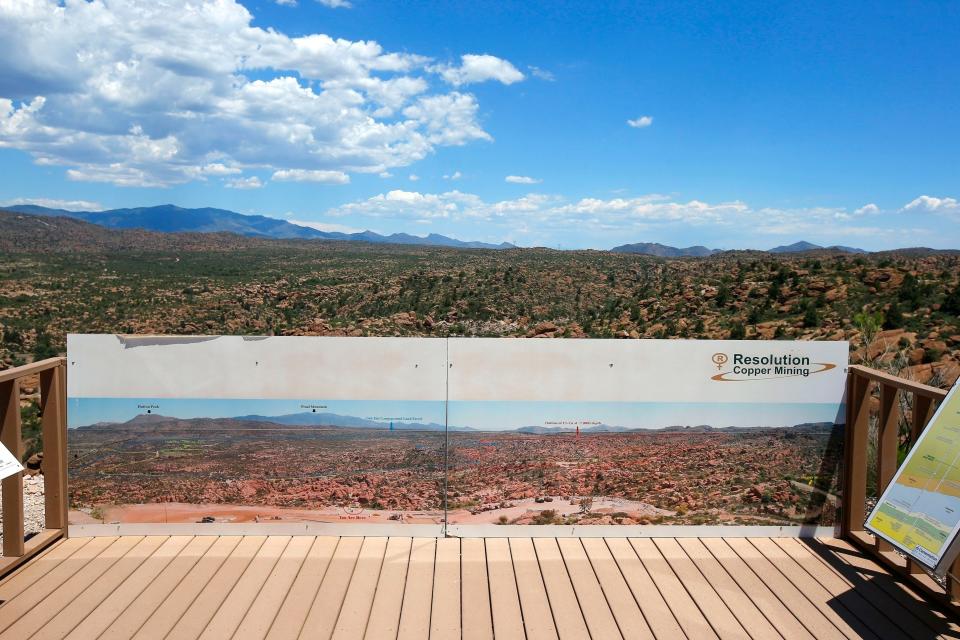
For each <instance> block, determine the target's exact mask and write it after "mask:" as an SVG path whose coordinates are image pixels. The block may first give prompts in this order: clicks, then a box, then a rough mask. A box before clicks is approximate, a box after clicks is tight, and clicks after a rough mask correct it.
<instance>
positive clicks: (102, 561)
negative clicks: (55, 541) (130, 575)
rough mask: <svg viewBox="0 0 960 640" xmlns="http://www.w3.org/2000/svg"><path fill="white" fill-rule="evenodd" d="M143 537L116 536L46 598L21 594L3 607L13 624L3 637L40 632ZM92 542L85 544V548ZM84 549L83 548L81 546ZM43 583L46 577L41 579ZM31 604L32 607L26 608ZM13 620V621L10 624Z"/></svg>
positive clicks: (17, 637)
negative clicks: (116, 537) (38, 598)
mask: <svg viewBox="0 0 960 640" xmlns="http://www.w3.org/2000/svg"><path fill="white" fill-rule="evenodd" d="M142 540H143V537H142V536H130V537H121V538H118V539H115V541H113V543H112V544H110V545H109V546H108V547H107V548H106V549H104V550H103V551H102V552H100V553H99V554H98V555H97V556H96V557H94V558H92V559H90V560H89V561H88V562H87V563H86V564H84V565H83V566H82V567H80V569H79V570H78V571H76V572H75V573H74V574H73V575H71V576H70V577H69V579H67V580H66V581H65V582H63V583H62V584H59V585H57V586H56V588H55V589H54V590H52V591H50V592H49V593H47V594H46V595H45V596H44V597H43V598H42V599H40V600H37V599H36V596H37V595H38V594H37V593H31V591H32V590H30V589H28V590H26V591H25V592H24V593H22V594H21V595H20V596H19V597H17V598H14V599H13V600H12V601H10V602H9V603H7V604H5V605H4V606H3V608H0V614H2V616H3V618H4V624H9V626H7V628H6V629H5V630H4V632H3V633H0V639H2V640H20V639H22V638H28V637H30V636H31V635H32V634H34V633H36V632H37V631H38V630H39V629H40V627H42V626H43V625H44V624H46V623H47V622H48V621H49V620H50V619H51V618H53V617H54V616H55V615H57V613H59V612H60V610H61V609H63V608H64V607H66V606H67V605H68V604H70V603H71V602H72V601H73V600H74V599H75V598H76V597H77V596H78V595H80V594H81V593H83V591H84V589H86V588H87V587H89V586H90V585H91V584H93V583H94V582H95V581H96V580H97V578H99V577H100V576H101V575H103V573H104V572H106V571H107V569H109V568H110V567H112V566H113V565H114V563H116V562H117V560H119V559H120V558H122V557H123V556H124V555H126V554H127V553H128V552H129V551H130V550H131V549H133V548H134V547H135V546H137V544H139V543H140V542H141V541H142ZM91 546H92V545H89V544H88V545H85V546H84V549H87V548H90V547H91ZM81 551H82V549H81ZM54 573H56V570H54V571H52V572H50V573H49V574H47V576H45V578H46V577H50V576H51V575H53V574H54ZM41 582H43V580H41ZM28 605H29V609H28V610H25V607H27V606H28ZM10 622H12V623H13V624H10Z"/></svg>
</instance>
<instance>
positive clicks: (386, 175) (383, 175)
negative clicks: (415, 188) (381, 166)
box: [377, 171, 393, 178]
mask: <svg viewBox="0 0 960 640" xmlns="http://www.w3.org/2000/svg"><path fill="white" fill-rule="evenodd" d="M377 175H378V176H380V177H381V178H392V177H393V174H392V173H390V172H389V171H381V172H380V173H378V174H377Z"/></svg>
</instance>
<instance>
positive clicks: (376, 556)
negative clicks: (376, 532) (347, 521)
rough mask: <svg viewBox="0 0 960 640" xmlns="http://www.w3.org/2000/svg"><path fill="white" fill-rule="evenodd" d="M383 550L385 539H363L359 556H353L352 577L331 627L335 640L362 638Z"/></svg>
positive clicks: (385, 546)
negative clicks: (355, 562) (332, 627)
mask: <svg viewBox="0 0 960 640" xmlns="http://www.w3.org/2000/svg"><path fill="white" fill-rule="evenodd" d="M386 552H387V539H386V538H381V537H371V538H364V540H363V545H362V546H361V547H360V555H359V556H358V557H357V566H356V568H354V570H353V579H352V580H350V586H349V587H348V588H347V594H346V596H344V598H343V606H341V607H340V615H339V616H338V617H337V624H336V626H335V627H334V629H333V637H334V638H335V639H336V640H356V638H362V637H363V634H364V632H365V631H366V628H367V620H368V619H369V618H370V607H371V605H372V604H373V598H374V595H376V592H377V583H378V582H379V581H380V570H381V568H382V567H383V558H384V555H385V554H386Z"/></svg>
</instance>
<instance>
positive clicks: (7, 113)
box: [0, 0, 960, 249]
mask: <svg viewBox="0 0 960 640" xmlns="http://www.w3.org/2000/svg"><path fill="white" fill-rule="evenodd" d="M586 4H587V3H572V2H569V3H568V2H549V3H546V2H545V3H533V2H514V3H511V2H500V3H469V2H453V3H431V2H417V3H390V2H373V1H372V0H350V2H343V1H342V0H324V1H323V2H321V1H318V0H299V1H298V2H296V3H295V2H293V0H284V1H283V2H277V1H274V0H256V1H250V2H244V3H242V4H241V3H238V2H236V1H235V0H209V1H199V0H195V1H194V2H190V3H188V2H186V0H163V1H162V2H160V1H157V0H98V1H96V2H92V3H91V2H86V1H81V0H69V1H67V2H65V3H59V4H58V3H57V2H55V1H53V0H22V1H18V2H12V3H9V2H8V3H0V169H2V170H0V204H12V203H24V202H37V203H41V204H48V205H52V206H64V207H66V208H113V207H121V206H141V205H151V204H161V203H168V202H169V203H174V204H178V205H181V206H188V207H195V206H216V207H223V208H228V209H232V210H236V211H240V212H244V213H261V214H265V215H271V216H276V217H284V218H287V219H290V220H294V221H299V222H302V223H309V224H313V225H316V226H318V227H320V228H324V229H343V230H359V229H366V228H371V229H374V230H376V231H380V232H386V233H389V232H396V231H405V232H409V233H415V234H420V235H422V234H426V233H430V232H436V233H444V234H447V235H451V236H454V237H458V238H462V239H474V240H487V241H501V240H510V241H513V242H515V243H517V244H520V245H523V246H533V245H547V246H552V247H563V248H575V247H595V248H609V247H611V246H614V245H616V244H622V243H625V242H638V241H656V242H664V243H667V244H674V245H684V246H686V245H690V244H705V245H708V246H711V247H720V248H742V247H759V248H768V247H771V246H774V245H777V244H782V243H789V242H793V241H796V240H800V239H806V240H810V241H814V242H819V243H823V244H835V243H836V244H845V245H855V246H862V247H865V248H868V249H881V248H890V247H896V246H914V245H926V246H933V247H940V248H960V231H958V229H960V224H958V222H960V202H958V199H960V161H958V158H957V149H960V109H957V108H956V105H957V104H960V65H958V64H957V63H956V61H957V60H958V59H960V38H957V37H956V34H957V33H958V32H960V3H956V2H948V3H944V2H926V3H925V2H914V3H885V2H880V3H876V2H873V3H839V5H842V6H838V3H787V2H784V3H777V2H762V3H760V2H757V3H735V4H734V3H728V4H721V3H675V2H663V3H615V2H610V3H593V5H594V6H590V7H588V6H585V5H586ZM331 5H334V6H331ZM336 5H339V6H336ZM631 122H632V123H633V124H632V125H631V124H630V123H631Z"/></svg>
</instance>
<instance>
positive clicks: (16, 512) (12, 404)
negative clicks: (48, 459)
mask: <svg viewBox="0 0 960 640" xmlns="http://www.w3.org/2000/svg"><path fill="white" fill-rule="evenodd" d="M0 442H2V443H3V446H5V447H6V448H7V449H9V450H10V453H12V454H13V455H14V456H16V457H17V459H18V460H21V459H22V458H23V451H22V449H23V445H22V443H21V437H20V381H19V380H18V379H13V380H6V381H4V382H0ZM2 487H3V497H2V500H3V555H4V556H5V557H16V556H22V555H23V472H22V471H20V472H18V473H15V474H13V475H12V476H8V477H6V478H4V479H3V484H2Z"/></svg>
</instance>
